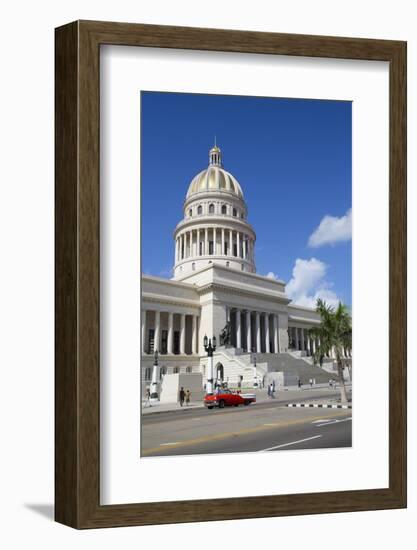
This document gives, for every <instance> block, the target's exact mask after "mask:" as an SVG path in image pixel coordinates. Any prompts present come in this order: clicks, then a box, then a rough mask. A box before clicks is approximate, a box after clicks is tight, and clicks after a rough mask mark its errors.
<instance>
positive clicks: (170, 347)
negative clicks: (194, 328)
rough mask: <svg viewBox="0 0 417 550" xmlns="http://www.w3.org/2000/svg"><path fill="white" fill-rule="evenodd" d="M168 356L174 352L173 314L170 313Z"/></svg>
mask: <svg viewBox="0 0 417 550" xmlns="http://www.w3.org/2000/svg"><path fill="white" fill-rule="evenodd" d="M167 351H168V354H169V355H172V354H173V352H174V314H173V313H172V311H170V312H169V313H168V350H167Z"/></svg>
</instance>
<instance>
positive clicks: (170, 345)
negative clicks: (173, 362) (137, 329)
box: [142, 310, 198, 355]
mask: <svg viewBox="0 0 417 550" xmlns="http://www.w3.org/2000/svg"><path fill="white" fill-rule="evenodd" d="M148 311H152V310H142V353H153V352H154V351H155V350H158V352H159V353H161V354H167V355H173V354H180V355H186V354H187V351H186V350H187V348H188V349H191V354H192V355H197V354H198V326H197V325H198V315H188V314H185V313H174V312H172V311H159V310H154V321H153V324H152V323H149V322H148V315H147V314H148ZM162 315H167V317H168V324H167V329H165V328H164V329H163V328H162V327H163V323H162V320H161V316H162ZM174 316H177V317H179V346H178V348H177V349H174V324H175V323H174V321H175V319H174ZM186 317H191V319H192V320H191V345H187V344H190V342H188V341H187V331H186ZM151 324H152V325H153V326H148V325H151ZM149 329H153V331H154V333H153V345H152V346H151V342H150V337H149ZM163 330H167V335H166V336H167V338H166V345H165V339H163V338H162V333H163ZM151 347H152V349H150V348H151Z"/></svg>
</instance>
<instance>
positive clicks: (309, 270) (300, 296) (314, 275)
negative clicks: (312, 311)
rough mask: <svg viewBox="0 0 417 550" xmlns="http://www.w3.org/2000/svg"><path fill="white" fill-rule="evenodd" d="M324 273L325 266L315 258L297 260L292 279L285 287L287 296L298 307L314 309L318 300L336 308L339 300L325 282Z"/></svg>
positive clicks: (325, 270)
mask: <svg viewBox="0 0 417 550" xmlns="http://www.w3.org/2000/svg"><path fill="white" fill-rule="evenodd" d="M326 272H327V265H326V264H325V263H324V262H322V261H320V260H317V259H316V258H310V259H309V260H302V259H301V258H297V260H296V261H295V265H294V267H293V270H292V278H291V280H290V281H289V283H288V284H287V286H286V292H287V295H288V296H289V297H290V298H291V299H292V301H293V303H294V304H296V305H299V306H304V307H311V308H315V307H316V302H317V300H318V298H321V299H322V300H325V301H326V303H327V304H328V305H331V306H337V304H338V303H339V301H341V300H340V298H339V297H338V296H337V294H336V293H335V292H334V291H333V290H332V289H331V284H329V283H328V282H327V281H326V279H325V277H326Z"/></svg>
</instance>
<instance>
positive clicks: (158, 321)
mask: <svg viewBox="0 0 417 550" xmlns="http://www.w3.org/2000/svg"><path fill="white" fill-rule="evenodd" d="M160 341H161V313H160V312H159V311H155V332H154V340H153V350H154V351H155V350H158V352H160V351H161V350H160V349H159V346H160V343H161V342H160Z"/></svg>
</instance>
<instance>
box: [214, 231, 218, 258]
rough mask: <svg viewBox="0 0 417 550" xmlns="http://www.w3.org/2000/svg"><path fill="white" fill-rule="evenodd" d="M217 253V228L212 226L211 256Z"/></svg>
mask: <svg viewBox="0 0 417 550" xmlns="http://www.w3.org/2000/svg"><path fill="white" fill-rule="evenodd" d="M216 254H217V229H216V228H215V227H213V256H216Z"/></svg>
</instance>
